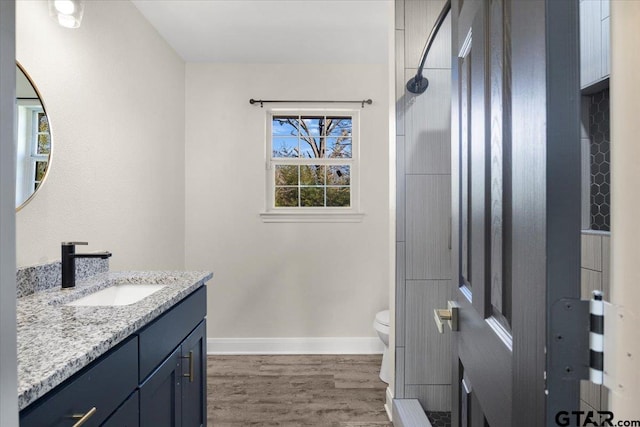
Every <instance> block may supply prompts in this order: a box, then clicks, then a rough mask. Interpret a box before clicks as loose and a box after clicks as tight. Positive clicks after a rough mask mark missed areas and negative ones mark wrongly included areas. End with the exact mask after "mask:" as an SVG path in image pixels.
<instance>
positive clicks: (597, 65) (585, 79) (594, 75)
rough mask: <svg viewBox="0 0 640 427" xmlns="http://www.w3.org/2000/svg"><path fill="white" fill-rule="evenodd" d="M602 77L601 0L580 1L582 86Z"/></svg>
mask: <svg viewBox="0 0 640 427" xmlns="http://www.w3.org/2000/svg"><path fill="white" fill-rule="evenodd" d="M601 78H602V35H601V9H600V1H597V0H581V1H580V87H581V88H584V87H586V86H589V85H590V84H591V83H594V82H596V81H598V80H600V79H601Z"/></svg>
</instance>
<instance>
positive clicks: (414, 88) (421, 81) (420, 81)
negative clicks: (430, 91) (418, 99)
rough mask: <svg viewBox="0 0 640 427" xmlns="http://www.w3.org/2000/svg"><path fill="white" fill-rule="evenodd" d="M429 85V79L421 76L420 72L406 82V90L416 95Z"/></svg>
mask: <svg viewBox="0 0 640 427" xmlns="http://www.w3.org/2000/svg"><path fill="white" fill-rule="evenodd" d="M428 87H429V80H427V78H425V77H423V76H422V74H416V75H415V77H413V78H412V79H410V80H409V81H408V82H407V90H408V91H409V92H411V93H414V94H416V95H420V94H421V93H424V91H425V90H427V88H428Z"/></svg>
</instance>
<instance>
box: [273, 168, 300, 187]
mask: <svg viewBox="0 0 640 427" xmlns="http://www.w3.org/2000/svg"><path fill="white" fill-rule="evenodd" d="M276 185H298V166H296V165H276Z"/></svg>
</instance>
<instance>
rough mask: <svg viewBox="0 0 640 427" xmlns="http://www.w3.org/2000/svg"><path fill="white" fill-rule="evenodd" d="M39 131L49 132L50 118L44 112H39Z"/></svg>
mask: <svg viewBox="0 0 640 427" xmlns="http://www.w3.org/2000/svg"><path fill="white" fill-rule="evenodd" d="M38 132H49V120H48V119H47V115H46V114H44V113H38Z"/></svg>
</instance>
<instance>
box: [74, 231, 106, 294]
mask: <svg viewBox="0 0 640 427" xmlns="http://www.w3.org/2000/svg"><path fill="white" fill-rule="evenodd" d="M76 245H88V243H87V242H62V288H63V289H64V288H73V287H75V286H76V258H102V259H107V258H109V257H110V256H111V252H96V253H93V254H77V253H76Z"/></svg>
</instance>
